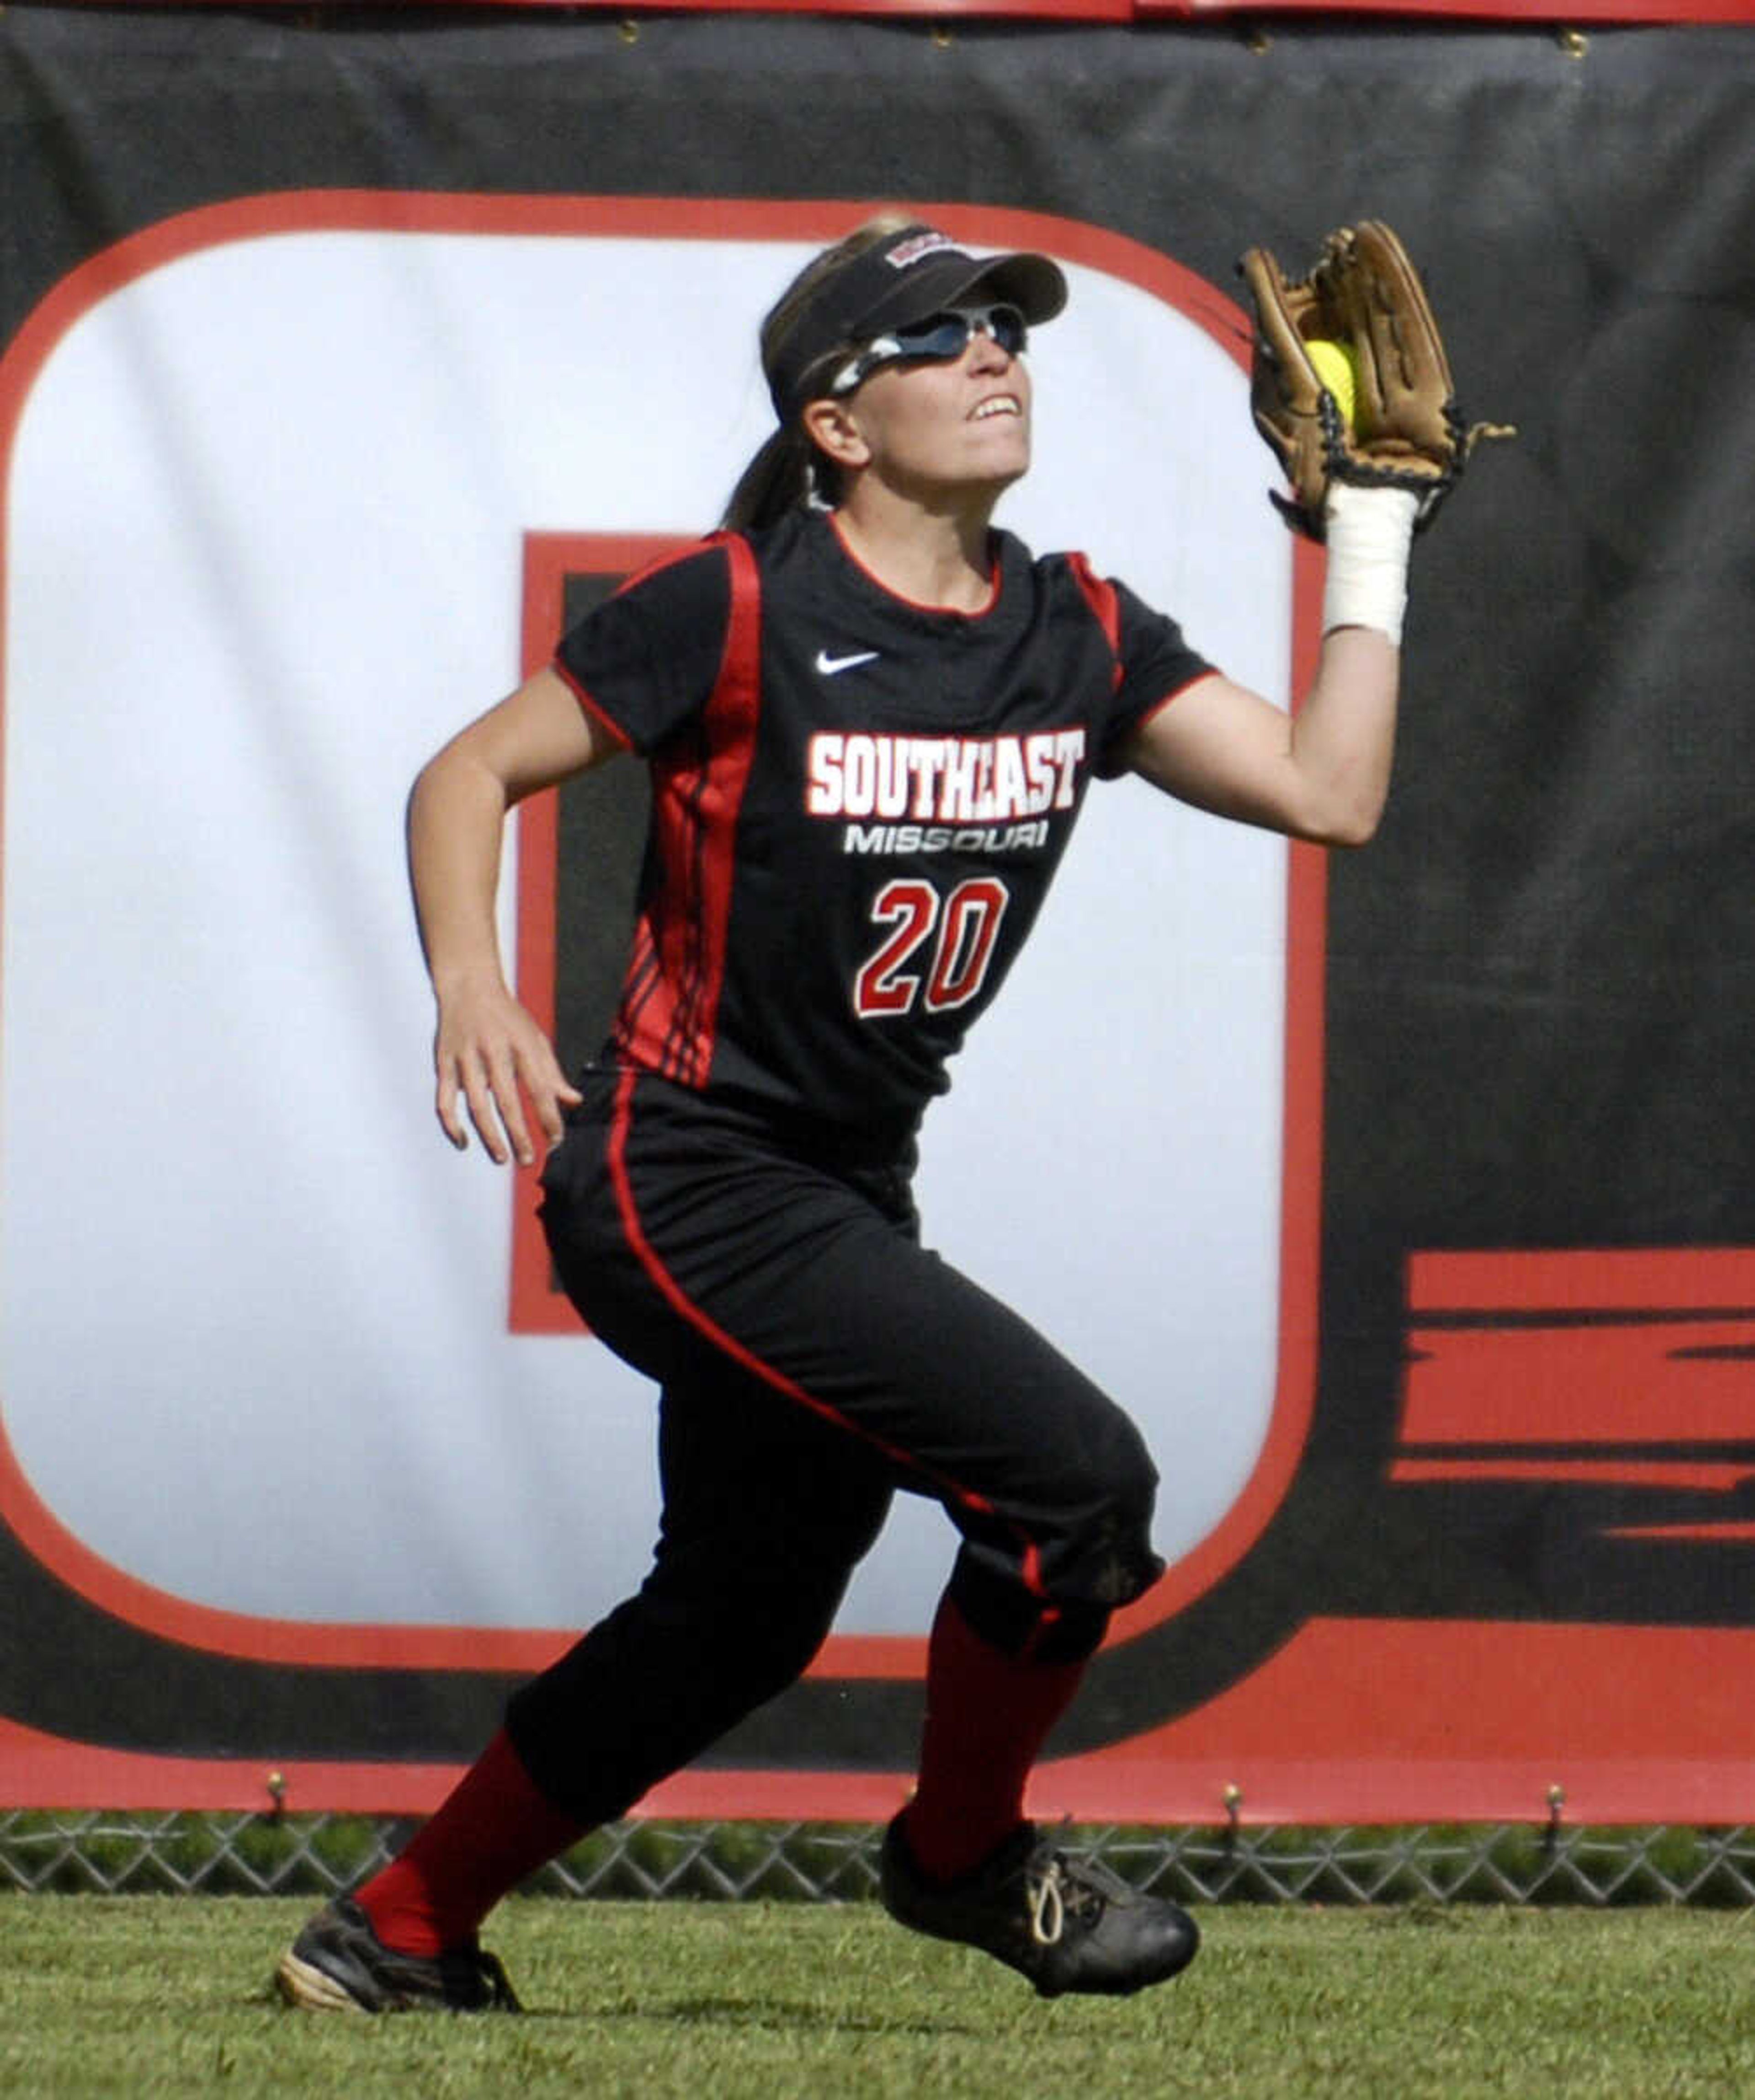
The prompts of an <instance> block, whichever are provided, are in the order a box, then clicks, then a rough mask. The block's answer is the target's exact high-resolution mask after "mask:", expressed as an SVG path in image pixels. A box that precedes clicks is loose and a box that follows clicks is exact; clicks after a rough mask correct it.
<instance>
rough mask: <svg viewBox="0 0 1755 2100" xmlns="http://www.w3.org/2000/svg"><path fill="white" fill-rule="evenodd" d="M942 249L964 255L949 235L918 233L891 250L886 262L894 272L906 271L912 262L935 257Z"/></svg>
mask: <svg viewBox="0 0 1755 2100" xmlns="http://www.w3.org/2000/svg"><path fill="white" fill-rule="evenodd" d="M941 248H949V249H952V250H953V251H954V252H955V254H959V255H960V254H962V253H963V251H962V249H960V248H959V247H958V246H957V244H956V242H955V241H954V240H952V239H951V237H950V235H949V234H948V233H917V234H916V235H915V237H914V239H913V240H905V241H903V242H902V245H901V246H900V247H899V248H893V249H891V250H890V251H889V254H887V255H886V256H885V257H884V261H885V262H888V263H889V267H891V269H893V270H906V268H907V267H908V266H909V264H910V263H911V262H919V259H920V258H921V257H922V256H923V255H935V254H937V252H938V250H939V249H941Z"/></svg>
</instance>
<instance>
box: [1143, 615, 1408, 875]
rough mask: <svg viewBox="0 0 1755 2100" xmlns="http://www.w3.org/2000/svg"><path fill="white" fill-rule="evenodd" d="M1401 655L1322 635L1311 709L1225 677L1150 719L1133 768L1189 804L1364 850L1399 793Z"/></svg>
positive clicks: (1351, 635)
mask: <svg viewBox="0 0 1755 2100" xmlns="http://www.w3.org/2000/svg"><path fill="white" fill-rule="evenodd" d="M1400 664H1401V656H1400V651H1399V650H1398V649H1397V648H1396V646H1395V645H1394V644H1393V643H1392V642H1391V641H1390V640H1389V638H1388V637H1387V635H1384V634H1381V633H1378V632H1377V631H1376V630H1375V629H1372V628H1366V627H1338V628H1336V629H1333V630H1332V631H1331V632H1330V633H1328V634H1326V635H1325V636H1324V637H1323V641H1322V651H1321V656H1320V657H1319V658H1318V660H1317V666H1316V677H1315V678H1314V679H1313V680H1312V683H1311V686H1310V690H1309V691H1308V693H1307V695H1305V698H1304V702H1303V706H1302V707H1301V708H1299V710H1298V712H1297V713H1296V714H1295V715H1288V714H1287V713H1285V711H1284V710H1283V709H1282V708H1277V707H1276V706H1274V705H1273V704H1272V702H1271V701H1269V700H1265V699H1263V698H1262V697H1261V695H1259V694H1258V693H1253V692H1251V691H1250V690H1248V688H1247V687H1246V686H1238V685H1235V684H1233V683H1232V681H1231V680H1230V679H1228V678H1225V677H1219V675H1217V674H1216V673H1215V675H1214V676H1212V677H1207V678H1202V679H1201V680H1199V681H1198V682H1197V683H1196V684H1194V685H1193V686H1189V687H1188V689H1187V690H1185V691H1184V692H1182V693H1180V694H1179V695H1177V697H1176V698H1175V699H1174V700H1172V701H1171V702H1170V703H1169V704H1168V705H1167V706H1165V707H1162V708H1159V709H1158V712H1157V713H1156V714H1154V715H1152V716H1150V717H1148V719H1147V720H1146V721H1145V722H1144V724H1143V725H1142V726H1141V727H1140V729H1139V730H1136V731H1135V734H1134V737H1133V740H1132V743H1131V746H1130V747H1129V748H1128V749H1127V753H1126V757H1127V763H1128V765H1130V766H1131V768H1132V769H1133V770H1134V771H1135V772H1136V773H1138V774H1140V775H1141V776H1142V777H1143V778H1144V779H1147V780H1149V781H1150V782H1151V783H1152V784H1153V786H1154V787H1162V789H1164V791H1165V792H1166V793H1168V794H1171V795H1175V796H1180V798H1181V799H1182V800H1183V801H1187V802H1193V803H1194V804H1196V805H1197V806H1198V807H1199V808H1201V809H1203V810H1212V811H1214V812H1215V814H1218V815H1219V816H1223V817H1235V818H1239V819H1241V821H1242V822H1244V823H1251V824H1261V825H1264V826H1266V827H1268V828H1269V829H1270V830H1272V831H1277V832H1288V833H1290V835H1291V836H1293V837H1294V838H1301V839H1314V840H1317V841H1318V842H1319V843H1321V844H1322V845H1347V846H1352V845H1364V844H1365V841H1366V840H1368V839H1369V838H1370V837H1371V836H1372V834H1373V833H1374V832H1375V831H1376V829H1377V826H1378V818H1380V817H1381V816H1382V813H1383V805H1384V801H1385V799H1386V798H1387V795H1388V792H1389V779H1390V765H1391V759H1392V757H1393V756H1394V752H1395V743H1396V693H1397V688H1398V686H1399V684H1400Z"/></svg>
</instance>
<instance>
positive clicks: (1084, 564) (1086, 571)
mask: <svg viewBox="0 0 1755 2100" xmlns="http://www.w3.org/2000/svg"><path fill="white" fill-rule="evenodd" d="M1066 566H1067V567H1068V568H1069V570H1070V571H1072V576H1073V581H1074V583H1075V584H1077V585H1078V589H1079V593H1080V595H1081V596H1082V597H1083V599H1084V601H1085V603H1086V604H1087V605H1088V606H1089V607H1090V608H1091V615H1092V616H1093V617H1094V618H1095V620H1096V623H1097V624H1098V626H1099V627H1100V628H1101V629H1103V638H1104V640H1105V642H1108V643H1109V658H1110V663H1111V668H1110V672H1109V690H1110V691H1111V692H1117V691H1119V690H1120V688H1121V682H1122V607H1121V600H1120V598H1118V597H1117V595H1116V593H1115V586H1114V585H1113V584H1112V583H1110V582H1109V581H1108V580H1106V579H1105V578H1104V577H1102V576H1099V575H1098V574H1097V573H1096V571H1095V570H1094V569H1093V568H1092V567H1091V564H1090V562H1088V561H1087V559H1086V558H1085V557H1084V556H1083V554H1069V555H1068V556H1067V558H1066Z"/></svg>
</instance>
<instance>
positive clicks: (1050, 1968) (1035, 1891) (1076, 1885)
mask: <svg viewBox="0 0 1755 2100" xmlns="http://www.w3.org/2000/svg"><path fill="white" fill-rule="evenodd" d="M878 1893H879V1895H880V1897H881V1898H882V1900H883V1904H884V1908H885V1909H886V1910H887V1911H888V1912H889V1914H890V1916H891V1917H893V1918H894V1919H895V1920H896V1921H897V1923H898V1924H900V1925H906V1926H911V1927H912V1928H913V1930H915V1931H916V1932H926V1933H930V1934H931V1935H933V1938H934V1939H957V1940H962V1941H963V1942H965V1943H967V1944H968V1945H969V1946H971V1947H979V1948H981V1949H982V1950H983V1952H986V1953H988V1954H991V1955H994V1956H995V1957H997V1958H998V1959H999V1961H1003V1962H1006V1963H1008V1965H1010V1966H1011V1967H1012V1968H1013V1969H1016V1970H1019V1971H1020V1972H1021V1974H1024V1975H1025V1976H1027V1977H1029V1979H1030V1981H1031V1983H1034V1985H1035V1987H1036V1989H1037V1992H1038V1995H1039V1996H1042V1997H1044V1998H1058V1997H1059V1996H1060V1995H1061V1994H1062V1992H1068V1991H1090V1992H1103V1993H1104V1994H1105V1995H1107V1996H1112V1997H1125V1996H1127V1995H1128V1994H1129V1993H1130V1992H1134V1991H1140V1990H1144V1988H1145V1987H1146V1986H1147V1985H1148V1984H1149V1983H1166V1982H1168V1980H1169V1979H1170V1978H1171V1977H1172V1976H1174V1975H1175V1974H1178V1973H1179V1972H1180V1970H1184V1969H1186V1968H1187V1967H1188V1964H1189V1963H1190V1962H1191V1961H1193V1959H1194V1955H1195V1950H1196V1948H1197V1947H1198V1946H1199V1945H1200V1943H1201V1935H1200V1933H1199V1931H1198V1930H1197V1928H1196V1926H1195V1922H1194V1920H1193V1918H1192V1917H1189V1916H1188V1913H1187V1912H1186V1911H1184V1910H1180V1909H1179V1908H1177V1906H1176V1905H1175V1904H1173V1903H1168V1902H1166V1901H1165V1899H1163V1898H1162V1896H1149V1895H1144V1894H1142V1892H1141V1891H1140V1890H1138V1889H1135V1888H1133V1887H1131V1886H1129V1884H1128V1883H1127V1882H1124V1881H1122V1879H1121V1877H1119V1875H1117V1874H1112V1873H1109V1870H1108V1868H1105V1867H1100V1866H1099V1865H1098V1864H1097V1863H1096V1860H1090V1859H1082V1858H1078V1857H1074V1856H1072V1855H1069V1854H1067V1853H1065V1852H1062V1851H1059V1850H1057V1849H1056V1846H1055V1845H1054V1842H1053V1841H1052V1839H1051V1838H1045V1837H1043V1835H1042V1834H1041V1833H1040V1832H1039V1831H1038V1830H1037V1829H1036V1827H1035V1825H1034V1824H1030V1823H1025V1824H1021V1826H1020V1827H1019V1829H1017V1830H1016V1832H1015V1833H1013V1835H1012V1836H1011V1837H1010V1838H1007V1840H1006V1841H1005V1842H1004V1843H1003V1845H1001V1846H999V1850H998V1851H995V1852H994V1853H993V1854H992V1855H990V1857H989V1858H988V1859H986V1860H984V1861H983V1862H982V1864H981V1865H980V1866H979V1867H977V1868H975V1870H974V1871H973V1873H968V1874H965V1875H963V1876H962V1877H960V1878H959V1880H957V1881H955V1882H946V1883H943V1884H937V1883H934V1882H929V1881H928V1880H927V1879H926V1878H925V1877H924V1876H923V1875H922V1874H921V1873H920V1871H919V1868H918V1867H916V1866H915V1864H914V1859H913V1856H912V1855H911V1853H910V1852H909V1850H908V1842H907V1840H906V1838H904V1836H903V1835H902V1818H901V1817H900V1816H899V1815H898V1816H897V1818H896V1820H895V1821H894V1822H893V1823H892V1824H890V1826H889V1830H888V1831H887V1832H886V1833H884V1851H883V1854H882V1856H881V1858H880V1861H879V1866H878Z"/></svg>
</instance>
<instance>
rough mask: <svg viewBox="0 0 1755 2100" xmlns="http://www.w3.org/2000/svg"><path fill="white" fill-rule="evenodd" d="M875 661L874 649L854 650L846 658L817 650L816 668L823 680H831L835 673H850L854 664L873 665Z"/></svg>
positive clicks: (823, 650) (876, 656) (876, 657)
mask: <svg viewBox="0 0 1755 2100" xmlns="http://www.w3.org/2000/svg"><path fill="white" fill-rule="evenodd" d="M877 660H878V652H877V651H876V650H875V649H856V650H854V651H853V653H852V654H851V655H847V656H831V655H830V654H829V652H828V651H827V649H819V650H818V651H817V668H818V670H819V671H820V672H821V673H822V675H823V677H825V678H832V677H834V676H835V674H836V672H837V671H850V670H852V669H853V666H854V664H875V663H876V661H877Z"/></svg>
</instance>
